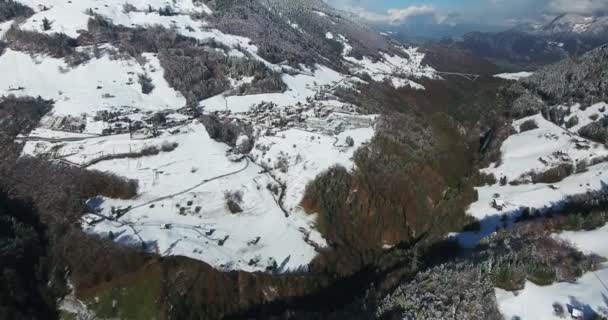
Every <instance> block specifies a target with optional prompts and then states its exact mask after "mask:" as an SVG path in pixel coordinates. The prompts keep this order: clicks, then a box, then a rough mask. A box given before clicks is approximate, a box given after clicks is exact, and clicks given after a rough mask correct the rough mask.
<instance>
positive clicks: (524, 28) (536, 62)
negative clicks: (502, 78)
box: [461, 13, 608, 69]
mask: <svg viewBox="0 0 608 320" xmlns="http://www.w3.org/2000/svg"><path fill="white" fill-rule="evenodd" d="M607 42H608V16H583V15H578V14H572V13H567V14H562V15H559V16H557V17H555V18H554V19H552V20H550V21H548V22H543V21H539V22H537V23H526V24H522V25H519V26H516V27H515V28H512V29H510V30H507V31H503V32H496V33H489V32H472V33H469V34H467V35H465V36H464V41H463V42H462V43H461V44H462V47H464V48H467V49H469V50H471V51H473V52H474V53H475V54H476V55H478V56H481V57H485V58H488V59H491V60H492V61H496V62H498V63H499V64H503V65H504V66H505V67H508V68H528V69H530V68H532V69H534V68H538V67H540V66H543V65H547V64H550V63H555V62H557V61H560V60H562V59H564V58H566V57H568V56H577V55H581V54H583V53H585V52H587V51H589V50H591V49H594V48H596V47H599V46H601V45H603V44H605V43H607Z"/></svg>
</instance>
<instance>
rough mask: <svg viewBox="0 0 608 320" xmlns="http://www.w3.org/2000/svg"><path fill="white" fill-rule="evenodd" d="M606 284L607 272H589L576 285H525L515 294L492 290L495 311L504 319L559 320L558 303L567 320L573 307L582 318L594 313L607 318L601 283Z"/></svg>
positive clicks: (587, 317) (606, 294)
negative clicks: (495, 302)
mask: <svg viewBox="0 0 608 320" xmlns="http://www.w3.org/2000/svg"><path fill="white" fill-rule="evenodd" d="M599 279H601V280H602V281H603V282H604V283H608V269H603V270H600V271H596V272H589V273H586V274H585V275H583V277H581V278H580V279H578V280H577V282H576V283H556V284H552V285H550V286H546V287H540V286H537V285H535V284H534V283H532V282H529V281H527V282H526V285H525V288H524V289H523V290H520V291H518V292H508V291H504V290H502V289H495V291H496V299H497V301H498V307H499V310H500V312H501V313H502V314H503V316H504V317H505V319H516V318H515V317H519V319H522V320H560V319H564V318H560V317H559V316H557V315H555V314H554V312H553V304H554V303H556V302H557V303H559V304H561V305H562V307H563V308H564V310H565V315H564V316H565V318H570V315H569V314H568V310H569V309H570V310H571V308H572V307H574V308H576V309H578V310H581V311H583V313H584V316H585V318H584V319H591V316H592V315H593V313H594V312H595V313H597V314H599V315H602V316H604V317H606V316H608V306H607V305H606V304H607V302H606V298H607V297H608V290H606V287H604V286H603V285H602V281H600V280H599Z"/></svg>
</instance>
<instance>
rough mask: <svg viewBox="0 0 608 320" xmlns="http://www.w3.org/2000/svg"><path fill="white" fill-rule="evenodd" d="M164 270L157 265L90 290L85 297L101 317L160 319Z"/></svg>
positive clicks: (89, 305) (90, 306) (91, 307)
mask: <svg viewBox="0 0 608 320" xmlns="http://www.w3.org/2000/svg"><path fill="white" fill-rule="evenodd" d="M160 293H161V272H160V268H159V267H158V266H157V265H149V266H147V267H145V268H142V270H140V271H138V272H136V273H133V274H128V275H125V276H122V277H120V278H117V279H116V280H113V281H111V282H107V283H104V284H102V285H100V286H99V287H97V288H94V289H91V290H87V292H86V293H84V295H85V297H83V300H84V301H86V303H87V305H88V307H89V308H90V309H91V310H92V311H93V312H95V314H96V315H97V316H98V317H99V318H119V319H141V320H149V319H160V318H161V310H160V308H159V303H158V299H159V298H160Z"/></svg>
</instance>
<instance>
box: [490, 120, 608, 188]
mask: <svg viewBox="0 0 608 320" xmlns="http://www.w3.org/2000/svg"><path fill="white" fill-rule="evenodd" d="M527 121H534V123H536V125H537V126H538V128H537V129H533V130H529V131H525V132H521V133H518V134H514V135H512V136H510V137H509V138H508V139H507V140H506V141H505V142H504V143H503V144H502V146H501V149H500V150H501V154H502V156H501V159H502V160H501V163H500V164H498V163H493V164H492V165H491V166H490V167H489V168H486V169H483V170H482V172H484V173H487V174H494V176H495V177H496V179H500V178H501V177H503V176H504V177H507V180H508V181H513V180H518V179H519V180H525V178H526V177H524V179H522V178H521V177H522V176H524V175H526V174H528V173H529V172H531V171H534V172H543V171H546V170H548V169H550V168H554V167H556V166H557V165H559V164H563V163H572V164H574V165H575V166H576V163H578V162H579V161H583V160H590V159H594V158H601V157H606V156H608V149H607V148H606V147H605V146H603V145H599V144H596V143H592V142H591V141H588V140H587V139H584V138H582V137H580V136H578V135H576V134H574V133H573V132H570V131H568V130H565V129H563V128H561V127H559V126H557V125H556V124H554V123H552V122H550V121H548V120H546V119H545V118H543V116H542V115H540V114H538V115H535V116H530V117H526V118H523V119H520V120H517V121H514V122H513V127H515V129H516V130H519V128H520V125H521V124H522V123H524V122H527ZM577 145H578V146H579V147H580V146H581V145H585V146H588V147H589V149H580V148H578V147H577ZM528 180H529V179H528Z"/></svg>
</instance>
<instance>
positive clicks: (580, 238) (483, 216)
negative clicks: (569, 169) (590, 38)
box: [452, 104, 608, 320]
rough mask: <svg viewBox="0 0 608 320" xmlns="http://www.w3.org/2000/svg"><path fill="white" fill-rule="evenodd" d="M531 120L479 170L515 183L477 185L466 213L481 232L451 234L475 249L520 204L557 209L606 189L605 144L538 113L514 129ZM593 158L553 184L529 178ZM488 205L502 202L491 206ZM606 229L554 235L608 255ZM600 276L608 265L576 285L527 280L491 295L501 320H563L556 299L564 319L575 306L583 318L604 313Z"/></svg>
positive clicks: (607, 277) (606, 293)
mask: <svg viewBox="0 0 608 320" xmlns="http://www.w3.org/2000/svg"><path fill="white" fill-rule="evenodd" d="M602 106H603V104H598V105H594V106H592V107H590V108H589V109H588V111H582V110H580V109H579V108H578V107H576V108H575V107H573V108H571V111H572V116H574V115H578V116H579V118H580V117H582V115H583V114H584V113H589V112H597V111H598V110H599V109H600V108H601V107H602ZM531 120H532V121H534V122H535V123H536V125H537V126H538V128H536V129H533V130H529V131H525V132H518V133H515V134H512V135H511V136H510V137H508V138H507V139H506V141H504V143H503V145H502V147H501V153H502V157H501V158H502V160H501V162H500V163H493V164H491V165H490V166H489V167H488V168H485V169H483V170H482V172H484V173H486V174H494V175H495V177H496V178H497V179H500V178H501V177H507V181H514V180H518V181H519V184H516V185H510V184H506V185H503V186H501V185H500V184H499V183H495V184H494V185H485V186H481V187H478V188H476V189H477V191H478V195H479V198H478V201H476V202H474V203H473V204H471V205H470V207H469V209H468V211H467V212H468V214H470V215H472V216H473V217H475V218H477V219H479V221H480V223H481V230H480V231H479V232H463V233H460V234H456V235H452V236H455V237H456V238H457V239H458V240H459V241H460V242H461V244H463V245H465V246H467V247H474V246H476V245H477V244H478V243H479V241H480V240H481V239H482V238H484V237H487V236H491V235H492V234H493V233H494V230H495V229H496V228H497V227H503V224H506V226H507V227H508V226H510V225H512V223H513V219H514V218H515V217H516V216H517V215H518V214H519V213H520V210H521V208H525V207H530V208H536V209H540V210H543V209H545V208H550V207H559V206H560V205H561V204H562V203H563V201H565V199H566V198H567V197H568V196H571V195H576V194H584V193H586V192H589V191H596V190H601V189H603V188H604V187H605V183H606V181H608V163H607V162H603V161H604V159H605V157H606V155H607V152H608V151H607V150H606V147H605V146H603V145H599V144H596V143H593V142H591V141H589V140H587V139H584V138H582V137H580V136H578V135H577V134H575V133H574V132H573V131H569V130H567V129H565V128H561V127H559V126H557V125H555V124H553V123H551V122H549V121H547V120H545V119H544V118H543V117H542V116H541V115H535V116H530V117H527V118H523V119H520V120H517V121H514V122H513V127H514V128H516V130H519V128H520V125H521V124H522V123H524V122H526V121H531ZM592 159H596V160H597V161H598V163H597V164H595V165H592V166H590V167H588V168H587V170H586V171H583V172H580V171H577V172H575V173H573V174H572V175H570V176H568V177H566V178H565V179H563V180H562V181H560V182H557V183H554V184H544V183H536V184H533V183H532V182H531V181H530V179H529V176H528V173H529V172H531V171H533V172H537V173H539V172H544V171H546V170H548V169H550V168H554V167H556V166H557V165H560V164H564V163H570V164H573V165H574V166H575V167H577V166H579V165H580V163H581V162H582V161H590V160H592ZM492 203H500V204H501V205H504V206H503V208H495V207H493V206H492ZM503 215H506V216H507V220H506V221H503V219H502V218H501V217H502V216H503ZM607 232H608V227H603V228H600V229H597V230H594V231H576V232H560V233H559V234H555V235H553V236H554V237H557V238H560V239H564V240H567V241H568V242H570V243H572V244H573V245H574V246H575V247H576V248H578V249H579V250H581V251H582V252H584V253H587V254H591V253H594V254H598V255H600V256H608V242H607V241H606V236H607V235H608V234H607ZM599 279H601V280H602V281H603V282H604V283H608V269H602V270H599V271H596V272H589V273H587V274H585V275H583V277H582V278H580V279H578V280H577V282H576V283H555V284H552V285H550V286H545V287H540V286H537V285H535V284H534V283H531V282H526V283H525V287H524V289H523V290H520V291H518V292H507V291H504V290H501V289H498V288H496V289H495V294H496V298H497V302H498V306H499V310H500V312H501V313H502V315H503V316H504V317H505V319H522V320H523V319H534V320H536V319H562V318H560V317H558V316H557V315H555V314H554V311H553V304H554V303H559V304H561V305H562V307H563V308H564V310H565V312H566V315H565V316H566V317H570V316H569V315H568V310H572V308H573V307H574V308H576V309H579V310H582V311H583V312H584V313H585V317H586V318H585V319H587V317H590V316H591V315H592V314H593V313H594V312H595V313H598V314H600V315H604V316H606V315H608V313H607V310H608V305H606V301H607V300H606V297H608V290H607V289H606V287H605V286H604V285H603V284H602V282H601V281H600V280H599Z"/></svg>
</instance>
